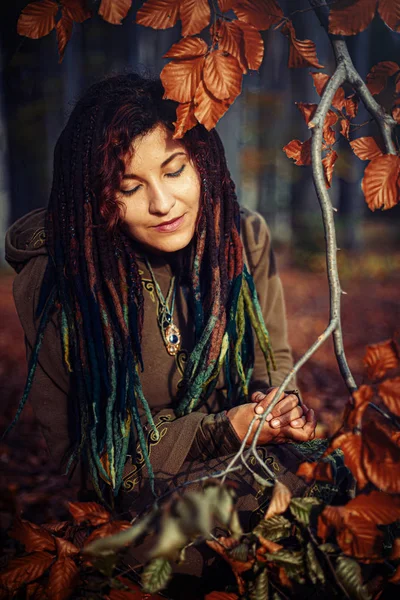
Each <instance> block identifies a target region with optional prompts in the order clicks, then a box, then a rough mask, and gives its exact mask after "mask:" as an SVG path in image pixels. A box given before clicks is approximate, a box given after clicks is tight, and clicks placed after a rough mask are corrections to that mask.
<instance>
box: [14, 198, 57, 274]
mask: <svg viewBox="0 0 400 600" xmlns="http://www.w3.org/2000/svg"><path fill="white" fill-rule="evenodd" d="M45 215H46V209H45V208H37V209H36V210H33V211H32V212H30V213H28V214H27V215H25V216H23V217H21V218H20V219H18V221H16V222H15V223H14V224H13V225H11V227H10V229H9V230H8V231H7V233H6V240H5V259H6V261H7V262H8V264H9V265H11V266H12V268H13V269H14V270H15V271H16V272H17V273H19V272H20V271H21V270H22V269H23V267H24V266H25V265H26V263H27V262H28V261H30V260H31V258H35V257H36V256H39V255H40V254H47V247H46V233H45Z"/></svg>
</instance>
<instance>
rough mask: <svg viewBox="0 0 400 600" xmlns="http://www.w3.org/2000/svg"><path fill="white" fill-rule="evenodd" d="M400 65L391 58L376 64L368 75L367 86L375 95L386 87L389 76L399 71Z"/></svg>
mask: <svg viewBox="0 0 400 600" xmlns="http://www.w3.org/2000/svg"><path fill="white" fill-rule="evenodd" d="M399 70H400V67H399V65H398V64H397V63H395V62H392V61H390V60H388V61H383V62H380V63H378V64H376V65H374V66H373V67H372V69H371V71H370V72H369V73H368V75H367V87H368V89H369V91H370V92H371V94H373V95H374V96H375V95H376V94H379V93H380V92H381V91H382V90H383V89H385V87H386V84H387V80H388V78H389V77H391V76H392V75H394V74H395V73H397V71H399Z"/></svg>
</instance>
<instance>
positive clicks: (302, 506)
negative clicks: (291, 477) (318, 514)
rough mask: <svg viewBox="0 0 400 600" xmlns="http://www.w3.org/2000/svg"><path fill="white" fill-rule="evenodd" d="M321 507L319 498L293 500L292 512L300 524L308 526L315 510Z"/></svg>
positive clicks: (291, 504) (291, 503)
mask: <svg viewBox="0 0 400 600" xmlns="http://www.w3.org/2000/svg"><path fill="white" fill-rule="evenodd" d="M319 506H321V502H320V501H319V500H317V498H312V497H311V498H292V501H291V502H290V512H291V513H292V515H293V516H294V518H295V519H297V521H299V523H302V525H306V526H308V525H309V524H310V517H311V512H312V510H313V508H314V507H319Z"/></svg>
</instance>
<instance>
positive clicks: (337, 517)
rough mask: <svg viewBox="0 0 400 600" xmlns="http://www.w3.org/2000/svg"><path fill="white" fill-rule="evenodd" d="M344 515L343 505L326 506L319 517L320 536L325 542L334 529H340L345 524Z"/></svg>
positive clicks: (318, 533) (318, 531) (318, 532)
mask: <svg viewBox="0 0 400 600" xmlns="http://www.w3.org/2000/svg"><path fill="white" fill-rule="evenodd" d="M344 515H345V509H344V507H343V506H326V507H325V508H324V510H323V511H322V513H321V514H320V515H319V517H318V530H317V535H318V537H320V538H321V539H322V540H323V541H324V542H325V541H326V539H327V538H328V536H329V535H330V533H331V532H332V531H334V530H340V529H341V528H342V527H343V525H344Z"/></svg>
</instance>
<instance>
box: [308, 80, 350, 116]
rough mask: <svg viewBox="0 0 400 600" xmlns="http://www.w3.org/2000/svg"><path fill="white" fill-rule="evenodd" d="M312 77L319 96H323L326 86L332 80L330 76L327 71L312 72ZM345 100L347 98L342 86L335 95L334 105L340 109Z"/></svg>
mask: <svg viewBox="0 0 400 600" xmlns="http://www.w3.org/2000/svg"><path fill="white" fill-rule="evenodd" d="M311 77H312V78H313V82H314V87H315V90H316V92H317V94H318V95H319V96H322V94H323V93H324V91H325V87H326V85H327V83H328V81H329V80H330V76H329V75H327V74H326V73H313V72H312V73H311ZM345 102H346V99H345V94H344V89H343V88H341V87H340V88H339V89H338V90H337V91H336V93H335V95H334V97H333V100H332V106H334V107H335V108H337V109H338V110H342V108H343V106H344V105H345Z"/></svg>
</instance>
